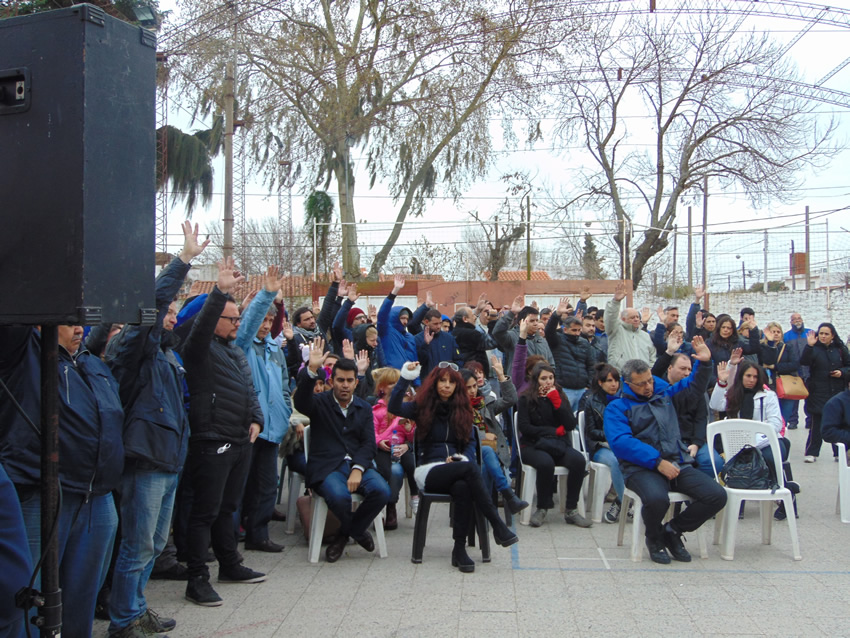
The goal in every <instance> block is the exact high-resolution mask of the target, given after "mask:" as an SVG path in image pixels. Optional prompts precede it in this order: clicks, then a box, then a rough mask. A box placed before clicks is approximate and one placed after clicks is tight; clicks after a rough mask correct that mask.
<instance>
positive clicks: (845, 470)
mask: <svg viewBox="0 0 850 638" xmlns="http://www.w3.org/2000/svg"><path fill="white" fill-rule="evenodd" d="M836 445H837V446H838V496H837V498H836V499H835V513H836V514H839V515H840V516H841V522H842V523H850V465H848V464H847V448H846V446H845V445H844V444H843V443H836Z"/></svg>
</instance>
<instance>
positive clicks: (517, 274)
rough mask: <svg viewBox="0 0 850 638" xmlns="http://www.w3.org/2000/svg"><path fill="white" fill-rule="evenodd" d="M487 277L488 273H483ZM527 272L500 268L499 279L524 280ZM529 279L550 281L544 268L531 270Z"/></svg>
mask: <svg viewBox="0 0 850 638" xmlns="http://www.w3.org/2000/svg"><path fill="white" fill-rule="evenodd" d="M484 275H485V276H486V277H488V278H489V276H490V273H484ZM527 275H528V273H527V272H526V271H525V270H500V271H499V281H525V280H526V277H527ZM531 281H552V278H551V277H550V276H549V273H548V272H546V271H545V270H532V271H531Z"/></svg>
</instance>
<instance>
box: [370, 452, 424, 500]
mask: <svg viewBox="0 0 850 638" xmlns="http://www.w3.org/2000/svg"><path fill="white" fill-rule="evenodd" d="M398 463H400V464H401V467H402V469H403V470H404V476H406V477H407V484H408V485H409V486H410V495H411V496H416V495H417V494H418V493H419V489H418V488H417V487H416V481H415V480H414V478H413V472H414V471H415V470H416V461H414V459H413V450H408V451H407V452H405V453H404V454H402V455H401V458H400V459H399V460H398ZM375 467H377V468H378V474H380V475H381V476H382V477H383V478H384V480H385V481H386V482H387V483H389V486H390V489H391V490H392V496H391V497H390V503H392V504H395V503H398V495H399V493H400V492H401V486H403V485H404V478H403V477H402V479H401V484H400V485H398V484H395V485H394V483H395V480H394V479H393V478H392V473H393V462H392V458H390V453H389V452H386V451H384V450H382V449H380V448H378V452H377V454H375ZM396 487H398V489H396Z"/></svg>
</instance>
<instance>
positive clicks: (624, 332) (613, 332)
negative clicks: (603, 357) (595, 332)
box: [605, 299, 656, 370]
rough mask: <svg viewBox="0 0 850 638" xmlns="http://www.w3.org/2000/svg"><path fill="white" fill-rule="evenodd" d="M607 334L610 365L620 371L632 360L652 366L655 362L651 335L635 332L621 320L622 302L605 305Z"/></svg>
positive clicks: (610, 302)
mask: <svg viewBox="0 0 850 638" xmlns="http://www.w3.org/2000/svg"><path fill="white" fill-rule="evenodd" d="M605 332H606V334H607V335H608V363H610V364H611V365H612V366H614V367H615V368H617V369H618V370H620V369H622V367H623V364H624V363H626V361H629V360H631V359H640V360H641V361H645V362H646V363H648V364H649V365H650V366H651V365H652V362H653V361H655V357H656V353H655V346H654V345H653V343H652V339H651V338H650V337H649V333H647V332H644V331H643V330H640V329H637V330H635V329H634V328H633V326H631V325H627V324H626V323H625V322H624V321H623V320H622V319H620V302H619V301H616V300H614V299H612V300H611V301H609V302H608V303H607V304H606V305H605Z"/></svg>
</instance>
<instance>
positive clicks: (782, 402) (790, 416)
mask: <svg viewBox="0 0 850 638" xmlns="http://www.w3.org/2000/svg"><path fill="white" fill-rule="evenodd" d="M779 410H780V412H782V418H783V419H785V423H786V425H788V426H794V427H797V421H798V420H799V416H798V412H799V411H800V402H799V401H791V400H790V399H779Z"/></svg>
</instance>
